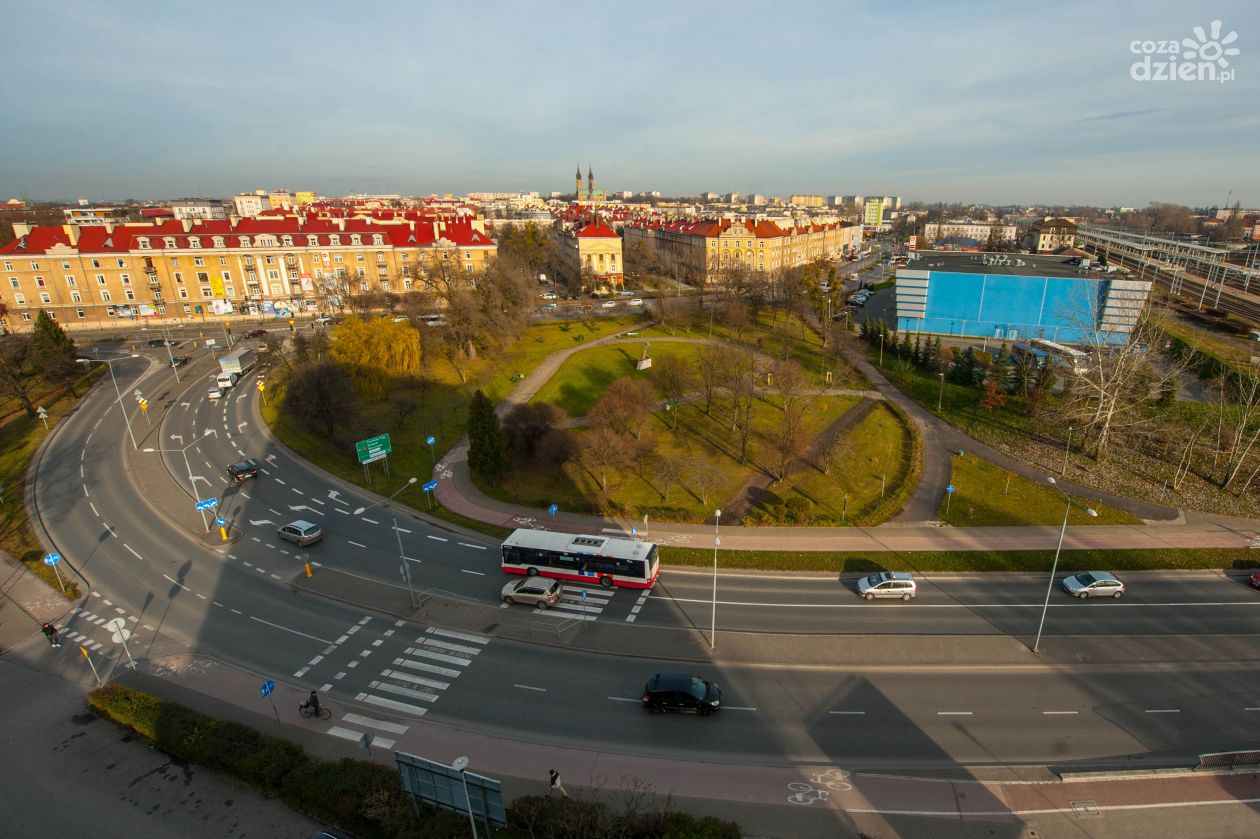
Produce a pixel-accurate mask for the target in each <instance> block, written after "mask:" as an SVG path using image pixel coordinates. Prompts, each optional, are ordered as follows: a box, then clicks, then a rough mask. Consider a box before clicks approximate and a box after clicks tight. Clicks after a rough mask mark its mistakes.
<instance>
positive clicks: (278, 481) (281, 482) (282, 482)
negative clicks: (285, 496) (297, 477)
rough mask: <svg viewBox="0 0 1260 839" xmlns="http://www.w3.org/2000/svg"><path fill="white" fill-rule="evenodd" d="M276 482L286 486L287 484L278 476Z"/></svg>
mask: <svg viewBox="0 0 1260 839" xmlns="http://www.w3.org/2000/svg"><path fill="white" fill-rule="evenodd" d="M276 483H278V484H279V485H280V486H287V484H286V483H285V482H284V481H282V480H280V479H279V478H276Z"/></svg>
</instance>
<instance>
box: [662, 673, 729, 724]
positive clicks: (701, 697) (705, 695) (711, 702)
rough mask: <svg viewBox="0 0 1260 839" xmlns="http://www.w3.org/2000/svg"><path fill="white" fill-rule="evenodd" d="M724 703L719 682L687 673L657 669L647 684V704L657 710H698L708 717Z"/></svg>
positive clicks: (698, 712)
mask: <svg viewBox="0 0 1260 839" xmlns="http://www.w3.org/2000/svg"><path fill="white" fill-rule="evenodd" d="M721 705H722V689H721V688H720V687H718V686H717V682H710V681H708V680H707V679H701V678H700V677H699V676H691V675H688V674H686V673H657V674H656V675H655V676H653V677H652V678H650V679H648V680H647V684H646V685H644V686H643V708H644V710H647V711H651V712H652V713H653V714H663V713H664V712H666V711H694V712H695V713H697V714H699V715H700V716H702V717H707V716H708V715H709V714H712V713H713V712H714V711H716V710H718V708H719V707H721Z"/></svg>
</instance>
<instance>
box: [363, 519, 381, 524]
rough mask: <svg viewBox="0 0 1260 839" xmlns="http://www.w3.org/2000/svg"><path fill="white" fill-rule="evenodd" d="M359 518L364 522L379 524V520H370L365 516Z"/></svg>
mask: <svg viewBox="0 0 1260 839" xmlns="http://www.w3.org/2000/svg"><path fill="white" fill-rule="evenodd" d="M360 520H361V521H365V522H367V523H368V524H380V522H379V521H372V520H371V519H367V518H364V519H360Z"/></svg>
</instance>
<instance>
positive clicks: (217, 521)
mask: <svg viewBox="0 0 1260 839" xmlns="http://www.w3.org/2000/svg"><path fill="white" fill-rule="evenodd" d="M214 523H215V524H216V525H218V526H219V527H227V519H225V518H223V516H215V517H214Z"/></svg>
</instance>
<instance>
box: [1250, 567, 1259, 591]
mask: <svg viewBox="0 0 1260 839" xmlns="http://www.w3.org/2000/svg"><path fill="white" fill-rule="evenodd" d="M1251 584H1252V585H1253V586H1254V587H1256V588H1260V571H1257V572H1256V573H1254V574H1252V575H1251Z"/></svg>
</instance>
